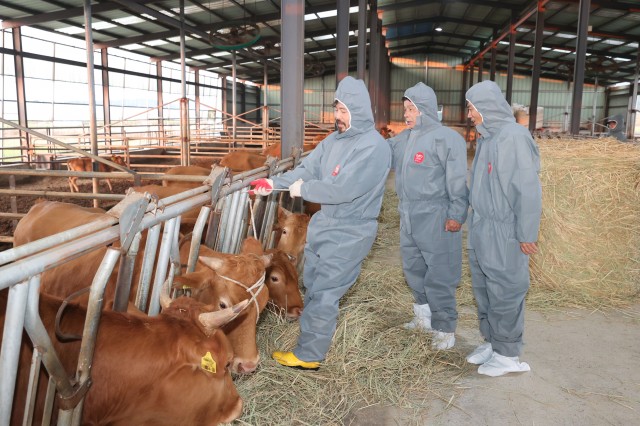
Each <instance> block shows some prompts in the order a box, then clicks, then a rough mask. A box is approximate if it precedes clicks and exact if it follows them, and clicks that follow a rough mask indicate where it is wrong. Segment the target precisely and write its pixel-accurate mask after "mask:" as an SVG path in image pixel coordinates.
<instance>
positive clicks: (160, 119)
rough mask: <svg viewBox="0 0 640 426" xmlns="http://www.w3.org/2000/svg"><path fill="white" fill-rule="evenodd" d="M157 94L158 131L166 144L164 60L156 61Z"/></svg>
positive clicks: (162, 141)
mask: <svg viewBox="0 0 640 426" xmlns="http://www.w3.org/2000/svg"><path fill="white" fill-rule="evenodd" d="M156 96H157V99H158V133H159V136H160V140H159V141H158V142H160V143H161V144H162V145H164V140H165V139H164V137H165V134H164V106H163V105H164V100H163V96H162V61H158V62H156Z"/></svg>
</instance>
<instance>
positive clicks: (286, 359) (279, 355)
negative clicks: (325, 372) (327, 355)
mask: <svg viewBox="0 0 640 426" xmlns="http://www.w3.org/2000/svg"><path fill="white" fill-rule="evenodd" d="M271 357H272V358H273V359H275V360H276V362H277V363H278V364H280V365H284V366H285V367H291V368H297V369H300V370H312V371H317V370H318V368H320V363H319V362H318V361H302V360H301V359H298V357H297V356H295V355H294V354H293V352H279V351H276V352H274V353H273V354H271Z"/></svg>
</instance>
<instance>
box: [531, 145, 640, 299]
mask: <svg viewBox="0 0 640 426" xmlns="http://www.w3.org/2000/svg"><path fill="white" fill-rule="evenodd" d="M538 145H539V147H540V155H541V160H542V167H541V174H540V179H541V182H542V194H543V210H542V221H541V226H540V238H539V241H540V244H539V248H540V252H539V253H538V254H536V255H534V256H532V258H531V260H532V262H531V273H532V290H531V292H530V295H529V302H530V303H533V304H535V305H538V306H539V307H542V306H544V305H545V304H549V303H552V304H553V305H555V306H558V305H564V306H567V305H569V306H579V307H590V308H599V307H603V306H611V307H620V306H625V305H627V304H629V303H630V302H632V301H634V300H637V298H638V296H639V293H640V267H639V265H640V188H639V184H640V147H638V146H637V145H632V144H622V143H620V142H618V141H617V140H614V139H611V138H606V139H589V140H580V139H553V140H538Z"/></svg>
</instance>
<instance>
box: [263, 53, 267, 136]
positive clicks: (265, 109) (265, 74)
mask: <svg viewBox="0 0 640 426" xmlns="http://www.w3.org/2000/svg"><path fill="white" fill-rule="evenodd" d="M268 71H269V70H268V68H267V60H266V59H265V60H264V76H263V77H262V78H263V82H262V137H263V138H264V139H269V132H268V129H269V101H268V99H267V95H268V93H269V74H268Z"/></svg>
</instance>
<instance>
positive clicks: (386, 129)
mask: <svg viewBox="0 0 640 426" xmlns="http://www.w3.org/2000/svg"><path fill="white" fill-rule="evenodd" d="M380 134H381V135H382V137H383V138H385V139H389V138H392V137H394V136H395V135H396V132H394V131H393V130H392V129H390V128H389V127H388V126H384V127H383V128H381V129H380Z"/></svg>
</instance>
